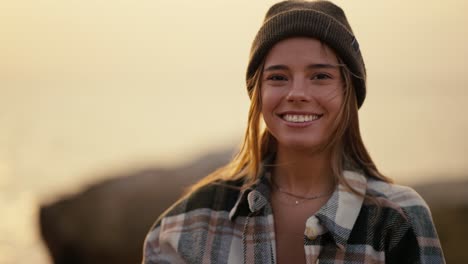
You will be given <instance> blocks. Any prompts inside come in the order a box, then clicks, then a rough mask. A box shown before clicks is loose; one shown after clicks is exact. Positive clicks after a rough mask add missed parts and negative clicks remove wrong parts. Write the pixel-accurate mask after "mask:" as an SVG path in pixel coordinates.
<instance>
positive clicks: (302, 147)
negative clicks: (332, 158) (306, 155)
mask: <svg viewBox="0 0 468 264" xmlns="http://www.w3.org/2000/svg"><path fill="white" fill-rule="evenodd" d="M324 145H325V141H310V140H297V139H296V140H293V139H289V140H284V141H283V140H281V141H280V140H278V147H283V148H287V149H291V150H297V151H301V152H302V151H307V152H315V151H317V150H319V149H321V148H322V147H323V146H324Z"/></svg>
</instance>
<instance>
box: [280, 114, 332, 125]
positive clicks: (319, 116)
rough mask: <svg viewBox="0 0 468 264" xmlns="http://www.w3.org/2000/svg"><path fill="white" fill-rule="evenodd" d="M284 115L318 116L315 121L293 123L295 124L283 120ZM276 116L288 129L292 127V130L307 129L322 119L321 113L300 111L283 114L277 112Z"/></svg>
mask: <svg viewBox="0 0 468 264" xmlns="http://www.w3.org/2000/svg"><path fill="white" fill-rule="evenodd" d="M284 115H316V116H318V118H317V119H315V120H311V121H305V122H300V123H295V122H289V121H286V120H284V119H283V116H284ZM276 116H277V117H278V118H279V119H280V120H281V121H282V122H283V123H284V124H285V125H286V126H288V127H294V128H303V127H308V126H310V125H312V124H314V123H316V122H317V121H319V120H320V119H321V118H322V117H323V114H322V113H316V112H302V111H285V112H279V113H276Z"/></svg>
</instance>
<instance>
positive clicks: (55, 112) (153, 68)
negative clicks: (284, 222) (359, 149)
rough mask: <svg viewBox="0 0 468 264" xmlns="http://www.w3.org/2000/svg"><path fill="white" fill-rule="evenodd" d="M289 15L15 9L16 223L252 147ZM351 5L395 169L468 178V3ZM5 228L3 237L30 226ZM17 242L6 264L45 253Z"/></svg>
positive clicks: (11, 59)
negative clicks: (138, 178) (134, 175)
mask: <svg viewBox="0 0 468 264" xmlns="http://www.w3.org/2000/svg"><path fill="white" fill-rule="evenodd" d="M275 2H276V1H248V0H237V1H219V0H218V1H215V0H210V1H187V0H182V1H168V0H164V1H157V0H156V1H155V0H140V1H130V0H113V1H110V0H100V1H90V0H80V1H78V0H70V1H59V0H55V1H51V0H43V1H32V0H28V1H26V0H15V1H3V2H2V3H0V36H1V38H2V39H1V41H0V89H1V96H0V210H2V207H3V208H5V209H4V210H14V208H21V210H23V211H21V212H20V213H21V214H24V215H25V216H34V213H33V212H34V211H32V210H34V208H35V206H36V205H37V203H39V202H41V201H43V200H48V199H52V198H53V197H55V196H56V195H60V194H63V193H67V192H69V191H72V190H75V189H76V188H79V187H80V186H82V185H83V184H88V183H92V182H94V181H95V180H96V179H98V178H100V177H103V176H105V175H108V174H109V173H112V172H118V171H120V170H128V169H130V168H139V167H144V166H157V165H167V166H172V165H177V164H180V163H181V162H185V161H188V160H190V159H192V158H194V157H196V156H198V155H200V154H202V153H204V152H206V151H211V150H215V149H219V148H225V147H234V146H237V145H238V143H239V142H240V140H241V137H242V135H243V131H244V129H245V123H246V116H247V109H248V105H249V99H248V96H247V94H246V91H245V80H244V74H245V68H246V64H247V60H248V53H249V49H250V45H251V42H252V40H253V38H254V36H255V33H256V31H257V30H258V28H259V26H260V25H261V21H262V19H263V16H264V14H265V12H266V10H267V9H268V7H269V6H270V5H271V4H272V3H275ZM335 3H337V4H338V5H340V6H342V7H343V9H344V10H345V12H346V14H347V16H348V19H349V21H350V24H351V26H352V27H353V30H354V33H355V34H356V36H357V39H358V41H359V43H360V47H361V49H362V53H363V56H364V60H365V62H366V67H367V72H368V95H367V98H366V101H365V102H364V105H363V107H362V108H361V110H360V119H361V130H362V134H363V137H364V140H365V143H366V145H367V147H368V149H369V151H370V152H371V155H372V157H373V158H374V159H375V161H376V163H377V165H378V166H379V168H380V169H381V170H382V171H383V172H384V173H385V174H386V175H388V176H390V177H392V178H394V179H395V180H396V181H397V182H401V183H410V184H413V183H421V182H428V181H433V180H445V179H454V178H457V177H468V173H467V171H468V162H467V161H468V160H467V157H468V140H467V139H466V135H467V132H468V115H467V114H468V104H467V102H468V65H467V64H468V17H467V16H466V13H467V11H468V2H467V1H463V0H458V1H456V0H448V1H435V0H431V1H421V0H418V1H402V0H401V1H375V0H362V1H335ZM7 196H8V197H10V198H11V197H14V198H11V199H10V198H8V199H10V200H8V201H7V200H6V198H5V197H7ZM2 199H3V201H2ZM11 201H14V202H11ZM15 203H16V204H15ZM13 206H14V208H13ZM18 210H19V209H18ZM28 210H29V211H28ZM5 221H6V222H5V223H6V224H3V226H0V234H1V233H2V232H15V231H7V230H8V229H9V228H12V227H13V228H14V227H16V226H17V225H21V224H22V222H18V221H17V219H16V218H15V217H12V218H11V219H9V220H8V219H7V220H5ZM24 221H27V222H24V224H29V223H30V222H32V221H33V220H30V219H28V220H24ZM0 225H1V224H0ZM28 230H29V231H31V229H27V230H26V231H21V232H27V231H28ZM18 232H20V231H18ZM13 235H16V236H18V237H19V239H23V240H21V241H23V242H17V241H16V242H11V243H10V242H8V243H3V244H2V242H0V262H2V261H1V260H2V257H1V256H2V255H3V258H4V260H5V259H6V260H7V261H8V260H9V259H14V258H15V256H16V255H14V254H15V253H5V252H10V251H8V250H7V249H8V247H9V245H10V244H11V245H17V244H18V243H19V245H20V247H21V246H25V247H26V246H27V245H29V244H33V243H36V240H34V239H32V238H29V235H30V234H28V233H21V234H20V235H18V234H17V233H13ZM24 241H26V242H24ZM15 243H17V244H15ZM28 243H29V244H28ZM5 245H6V246H5ZM2 252H3V254H2ZM8 254H10V255H8ZM38 254H39V253H38ZM5 256H6V257H5ZM7 263H9V262H7ZM12 263H13V262H12Z"/></svg>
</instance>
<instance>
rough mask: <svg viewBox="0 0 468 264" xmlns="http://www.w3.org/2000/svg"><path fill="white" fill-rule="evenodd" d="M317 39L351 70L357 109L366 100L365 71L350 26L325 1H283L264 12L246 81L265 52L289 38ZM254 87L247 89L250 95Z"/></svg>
mask: <svg viewBox="0 0 468 264" xmlns="http://www.w3.org/2000/svg"><path fill="white" fill-rule="evenodd" d="M298 36H304V37H311V38H316V39H318V40H320V41H322V42H323V43H325V44H327V45H328V46H329V47H330V48H332V49H333V50H334V51H335V52H336V53H337V55H338V56H339V57H340V58H341V59H342V60H343V62H344V63H345V64H346V66H347V67H348V68H349V69H350V71H351V74H352V80H353V85H354V89H355V91H356V98H357V104H358V107H361V105H362V103H363V102H364V98H365V97H366V68H365V65H364V60H363V59H362V55H361V52H360V50H359V44H358V42H357V40H356V38H355V37H354V34H353V31H352V30H351V26H350V25H349V23H348V20H347V19H346V16H345V14H344V12H343V10H342V9H341V8H340V7H338V6H336V5H335V4H333V3H331V2H328V1H313V2H308V1H283V2H280V3H277V4H275V5H273V6H272V7H271V8H270V9H269V10H268V12H267V14H266V16H265V19H264V21H263V25H262V27H261V28H260V30H259V31H258V33H257V36H256V37H255V40H254V42H253V44H252V48H251V50H250V60H249V65H248V67H247V76H246V77H247V80H248V79H249V78H251V77H252V76H253V75H254V73H255V71H256V70H257V68H258V67H259V66H260V64H261V63H262V61H263V60H264V59H265V56H266V55H267V54H268V51H269V50H270V49H271V48H272V47H273V46H274V45H275V44H276V43H277V42H279V41H281V40H284V39H286V38H290V37H298ZM252 89H253V87H247V90H248V92H249V95H250V96H251V92H252Z"/></svg>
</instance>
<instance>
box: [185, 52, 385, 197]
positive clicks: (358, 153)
mask: <svg viewBox="0 0 468 264" xmlns="http://www.w3.org/2000/svg"><path fill="white" fill-rule="evenodd" d="M338 60H339V63H340V65H341V66H342V67H341V75H342V78H343V81H344V91H343V92H344V100H343V104H342V105H341V108H340V111H339V114H338V116H337V118H336V120H335V130H334V131H333V134H332V135H330V140H329V141H328V143H327V144H326V146H324V149H330V150H331V153H332V158H331V164H330V166H331V168H332V172H333V175H334V177H335V182H338V183H340V184H343V185H344V186H346V187H347V188H348V189H350V190H351V191H352V192H354V193H356V194H359V193H358V192H356V191H355V190H354V189H353V188H352V187H351V186H350V184H349V183H348V182H347V181H346V180H345V179H344V177H343V175H342V172H343V170H344V169H347V170H354V171H359V172H361V173H363V174H364V175H365V176H366V177H373V178H376V179H378V180H382V181H385V182H392V180H391V179H390V178H388V177H386V176H384V175H383V174H381V173H380V172H379V171H378V169H377V167H376V166H375V164H374V162H373V161H372V159H371V157H370V155H369V153H368V151H367V149H366V147H365V146H364V143H363V141H362V138H361V133H360V130H359V118H358V105H357V99H356V94H355V91H354V86H353V83H352V78H351V77H352V76H355V75H352V73H351V71H350V70H349V69H348V68H347V67H346V65H345V64H344V63H343V62H342V61H341V60H340V59H338ZM263 67H264V62H262V63H261V65H260V66H259V67H258V68H257V70H256V72H255V73H254V75H253V76H252V77H251V78H249V79H248V80H247V88H248V91H250V93H251V94H249V96H250V98H251V104H250V109H249V116H248V124H247V129H246V132H245V135H244V140H243V142H242V145H241V147H240V150H239V152H238V153H237V154H236V155H235V156H234V158H233V159H232V160H231V161H230V162H229V163H228V164H226V165H225V166H223V167H221V168H219V169H217V170H216V171H214V172H213V173H211V174H209V175H208V176H206V177H204V178H203V179H201V180H200V181H198V182H197V183H195V184H194V185H192V186H191V187H190V188H189V189H188V192H187V193H186V194H185V195H184V197H186V196H189V195H190V194H192V193H194V192H196V191H197V190H199V189H200V188H202V187H203V186H206V185H209V184H212V183H215V182H223V181H232V180H240V179H242V180H243V185H242V187H241V188H242V189H245V188H248V187H250V186H252V185H253V184H254V183H255V182H256V181H257V179H258V177H260V172H261V170H262V168H261V166H262V165H261V162H262V160H263V159H265V158H266V157H267V156H268V155H270V154H272V153H274V152H275V149H276V139H275V138H274V137H273V136H272V135H271V134H270V133H269V131H268V129H266V128H262V125H261V121H262V115H261V106H262V101H261V91H260V90H261V89H260V88H261V78H262V72H263ZM355 77H356V76H355ZM361 78H363V77H361ZM361 195H362V194H361Z"/></svg>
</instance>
